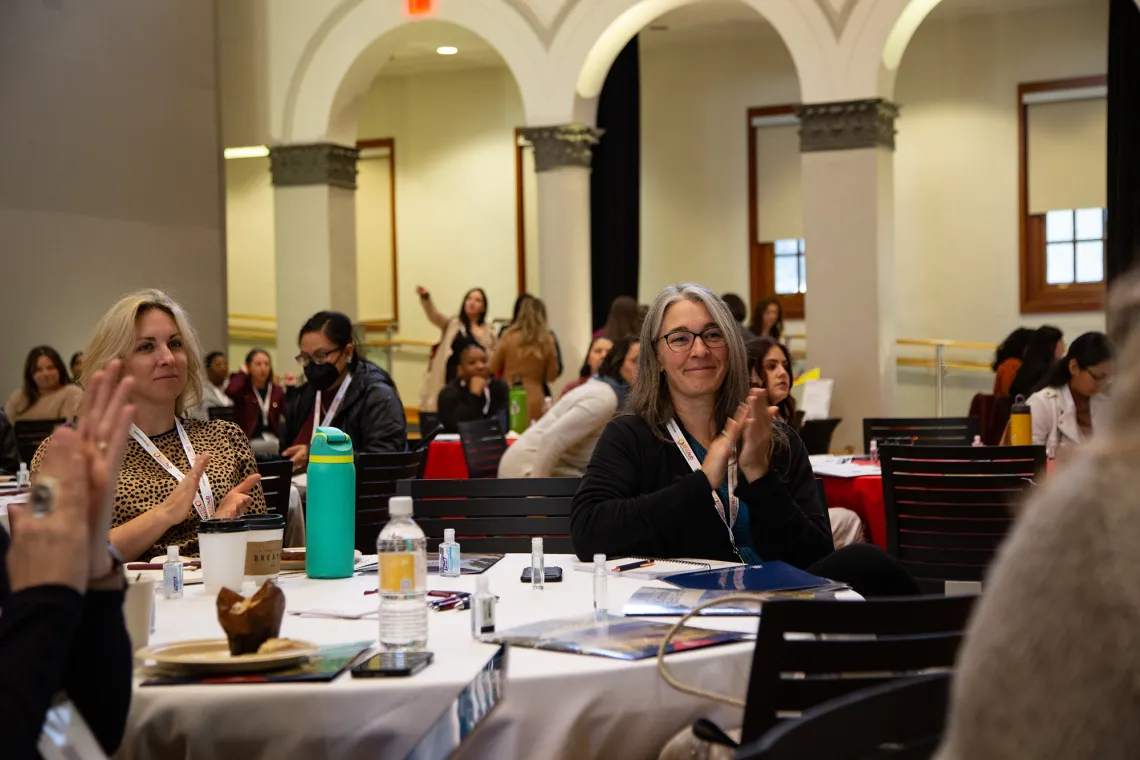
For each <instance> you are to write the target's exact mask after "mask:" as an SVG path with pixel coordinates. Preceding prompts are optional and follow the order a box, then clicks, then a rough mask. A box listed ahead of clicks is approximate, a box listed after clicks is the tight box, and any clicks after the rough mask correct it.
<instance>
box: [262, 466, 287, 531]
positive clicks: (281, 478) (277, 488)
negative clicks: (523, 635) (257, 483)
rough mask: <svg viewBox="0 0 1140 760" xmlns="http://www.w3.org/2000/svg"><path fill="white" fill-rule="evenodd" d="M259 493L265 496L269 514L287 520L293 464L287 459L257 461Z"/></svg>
mask: <svg viewBox="0 0 1140 760" xmlns="http://www.w3.org/2000/svg"><path fill="white" fill-rule="evenodd" d="M257 471H258V472H259V473H260V474H261V491H262V493H264V494H265V508H266V510H267V511H268V512H269V513H271V514H274V513H275V514H279V515H281V516H282V517H284V518H285V519H286V520H288V519H289V491H290V488H291V487H292V485H293V463H292V462H291V461H289V460H288V459H276V460H272V461H264V462H262V461H259V462H258V463H257Z"/></svg>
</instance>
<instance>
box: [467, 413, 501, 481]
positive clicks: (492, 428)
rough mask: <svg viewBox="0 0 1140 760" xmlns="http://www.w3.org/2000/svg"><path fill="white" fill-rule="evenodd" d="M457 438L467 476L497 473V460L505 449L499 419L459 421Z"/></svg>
mask: <svg viewBox="0 0 1140 760" xmlns="http://www.w3.org/2000/svg"><path fill="white" fill-rule="evenodd" d="M459 440H460V442H461V443H462V444H463V459H464V460H466V462H467V477H469V478H493V477H495V476H497V475H498V474H499V460H500V459H502V458H503V452H505V451H506V450H507V439H506V435H505V433H504V432H503V425H502V423H501V422H499V420H497V419H495V418H493V417H492V418H490V419H486V420H473V421H471V422H460V423H459Z"/></svg>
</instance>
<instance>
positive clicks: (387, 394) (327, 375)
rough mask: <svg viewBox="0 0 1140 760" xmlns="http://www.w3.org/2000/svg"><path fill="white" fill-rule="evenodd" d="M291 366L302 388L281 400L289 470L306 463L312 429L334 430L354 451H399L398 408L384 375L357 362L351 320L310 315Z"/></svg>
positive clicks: (403, 431) (402, 434)
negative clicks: (299, 372)
mask: <svg viewBox="0 0 1140 760" xmlns="http://www.w3.org/2000/svg"><path fill="white" fill-rule="evenodd" d="M298 342H299V344H300V348H301V353H299V354H298V355H297V363H298V364H300V365H301V366H302V367H304V368H305V381H306V382H305V384H304V385H301V386H297V387H291V388H289V389H288V390H287V391H286V396H285V435H284V436H283V437H282V439H281V445H282V447H285V448H284V450H283V451H282V452H281V454H282V456H285V457H288V458H289V459H291V460H293V468H294V469H295V470H298V471H300V470H304V469H305V467H306V466H307V465H308V462H309V441H310V440H312V437H313V430H314V427H315V426H317V427H326V426H331V427H335V428H340V429H341V430H343V431H344V432H345V433H347V434H348V436H349V437H350V438H351V439H352V448H353V449H354V450H355V451H362V452H376V451H403V450H404V449H405V447H406V446H407V439H408V428H407V422H406V420H405V419H404V405H403V404H402V403H400V396H399V394H398V393H397V392H396V384H395V383H393V382H392V378H391V377H389V376H388V373H387V372H385V371H384V370H382V369H380V367H377V366H376V365H375V364H373V363H372V362H370V361H368V360H367V359H365V358H363V354H362V352H361V350H360V345H359V343H358V342H357V341H356V339H355V338H354V336H353V332H352V322H351V321H350V320H349V318H348V317H346V316H345V315H344V314H341V313H340V312H336V311H322V312H318V313H316V314H314V315H313V316H312V318H311V319H309V321H308V322H306V323H305V326H304V327H302V328H301V335H300V338H299V340H298Z"/></svg>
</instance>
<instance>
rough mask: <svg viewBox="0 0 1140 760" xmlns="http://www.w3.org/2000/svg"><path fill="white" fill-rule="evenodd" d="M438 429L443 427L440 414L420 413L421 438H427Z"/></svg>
mask: <svg viewBox="0 0 1140 760" xmlns="http://www.w3.org/2000/svg"><path fill="white" fill-rule="evenodd" d="M437 427H441V425H440V422H439V413H438V412H420V428H419V429H420V438H421V439H423V438H426V437H427V436H428V435H429V434H430V433H431V432H432V431H434V430H435V429H436V428H437Z"/></svg>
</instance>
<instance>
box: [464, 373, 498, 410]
mask: <svg viewBox="0 0 1140 760" xmlns="http://www.w3.org/2000/svg"><path fill="white" fill-rule="evenodd" d="M463 387H464V388H466V389H467V390H468V392H470V391H471V386H470V385H468V383H467V381H466V380H464V381H463ZM472 395H474V394H472ZM489 411H491V381H490V380H488V381H487V384H486V385H484V386H483V416H484V417H486V416H487V413H488V412H489Z"/></svg>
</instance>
